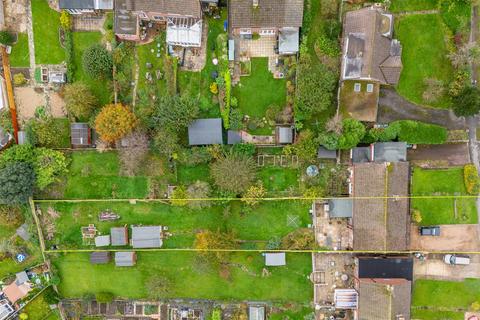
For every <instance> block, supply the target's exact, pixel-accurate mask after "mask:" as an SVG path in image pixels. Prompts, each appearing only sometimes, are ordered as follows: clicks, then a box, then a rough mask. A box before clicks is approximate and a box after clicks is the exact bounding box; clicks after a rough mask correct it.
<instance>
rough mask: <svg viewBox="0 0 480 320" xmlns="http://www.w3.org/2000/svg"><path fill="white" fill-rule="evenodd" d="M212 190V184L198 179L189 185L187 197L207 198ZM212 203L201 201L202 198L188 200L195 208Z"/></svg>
mask: <svg viewBox="0 0 480 320" xmlns="http://www.w3.org/2000/svg"><path fill="white" fill-rule="evenodd" d="M210 191H211V190H210V185H209V184H208V182H205V181H199V180H197V181H195V182H194V183H192V184H191V185H189V186H188V188H187V197H188V198H189V199H207V198H208V196H209V195H210ZM210 204H211V202H210V201H200V200H195V201H189V202H188V206H189V207H190V208H194V209H200V208H205V207H209V206H210Z"/></svg>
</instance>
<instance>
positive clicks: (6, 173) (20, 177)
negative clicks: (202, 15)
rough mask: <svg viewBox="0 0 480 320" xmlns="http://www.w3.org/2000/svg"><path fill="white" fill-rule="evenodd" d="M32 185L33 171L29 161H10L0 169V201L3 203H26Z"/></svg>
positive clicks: (33, 180)
mask: <svg viewBox="0 0 480 320" xmlns="http://www.w3.org/2000/svg"><path fill="white" fill-rule="evenodd" d="M34 186H35V172H34V171H33V167H32V165H31V164H29V163H24V162H15V163H10V164H8V165H7V166H5V167H4V168H3V169H1V170H0V201H1V202H2V203H4V204H8V205H12V204H21V203H26V202H27V201H28V198H29V197H31V196H32V195H33V188H34Z"/></svg>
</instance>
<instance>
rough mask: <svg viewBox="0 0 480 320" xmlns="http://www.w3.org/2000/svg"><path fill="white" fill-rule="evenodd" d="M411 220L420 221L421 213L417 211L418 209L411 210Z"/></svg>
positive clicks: (417, 222)
mask: <svg viewBox="0 0 480 320" xmlns="http://www.w3.org/2000/svg"><path fill="white" fill-rule="evenodd" d="M412 220H413V222H415V223H416V224H419V223H420V222H422V213H421V212H420V211H419V210H416V209H415V210H413V212H412Z"/></svg>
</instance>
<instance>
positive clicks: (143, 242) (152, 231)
mask: <svg viewBox="0 0 480 320" xmlns="http://www.w3.org/2000/svg"><path fill="white" fill-rule="evenodd" d="M162 244H163V241H162V227H161V226H146V227H132V246H133V247H134V248H160V247H161V246H162Z"/></svg>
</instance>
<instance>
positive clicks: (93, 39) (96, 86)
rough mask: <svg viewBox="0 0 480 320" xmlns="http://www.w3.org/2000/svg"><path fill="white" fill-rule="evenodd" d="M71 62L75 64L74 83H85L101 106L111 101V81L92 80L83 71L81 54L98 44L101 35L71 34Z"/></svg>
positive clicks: (89, 33)
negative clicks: (72, 54)
mask: <svg viewBox="0 0 480 320" xmlns="http://www.w3.org/2000/svg"><path fill="white" fill-rule="evenodd" d="M72 35H73V51H74V57H73V61H74V63H75V81H82V82H84V83H86V84H87V85H88V86H89V88H90V90H91V91H92V93H93V94H94V95H95V96H96V97H97V99H98V100H99V102H100V104H101V105H104V104H107V103H109V102H111V101H112V88H111V81H110V80H105V79H92V78H91V77H89V76H88V75H87V74H86V73H85V71H84V70H83V65H82V57H83V52H84V51H85V50H86V49H88V48H89V47H90V46H92V45H94V44H96V43H100V42H101V40H102V34H101V33H100V32H73V33H72Z"/></svg>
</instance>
